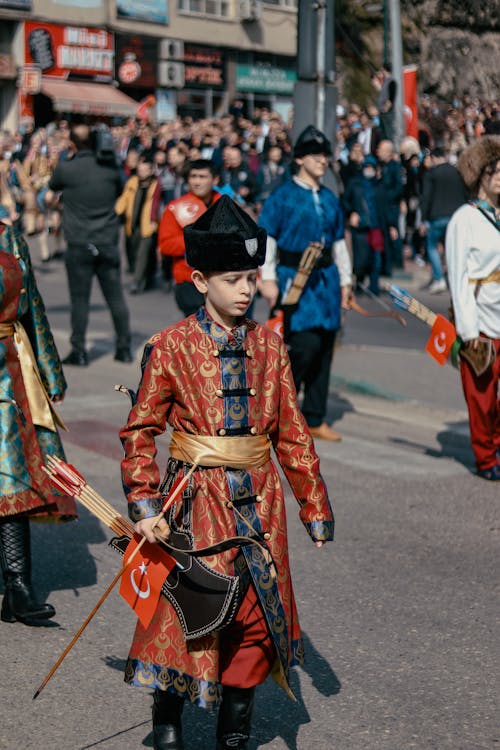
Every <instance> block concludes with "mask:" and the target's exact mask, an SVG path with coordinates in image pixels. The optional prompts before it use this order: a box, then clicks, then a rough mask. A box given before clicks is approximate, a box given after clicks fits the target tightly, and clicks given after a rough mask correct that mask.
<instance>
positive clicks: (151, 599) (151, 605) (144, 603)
mask: <svg viewBox="0 0 500 750" xmlns="http://www.w3.org/2000/svg"><path fill="white" fill-rule="evenodd" d="M141 541H142V536H140V534H134V536H133V537H132V539H131V540H130V542H129V543H128V546H127V549H126V550H125V555H124V558H123V565H124V566H125V565H127V562H128V560H129V559H130V556H131V555H132V553H133V552H134V550H135V549H136V548H137V546H138V544H139V542H141ZM174 566H175V560H174V558H173V557H171V555H169V554H168V552H165V550H163V549H162V548H161V547H159V546H158V545H157V544H151V543H150V542H145V543H144V544H143V545H142V547H141V549H140V550H139V552H138V553H137V554H136V555H135V556H134V559H133V560H132V562H131V563H130V565H129V566H128V568H127V569H126V570H125V572H124V574H123V575H122V579H121V582H120V596H122V597H123V598H124V599H125V601H126V602H127V604H130V606H131V607H132V609H133V610H134V612H135V613H136V615H137V617H138V618H139V620H140V622H141V624H142V626H143V627H144V628H147V627H148V625H149V623H150V622H151V618H152V617H153V615H154V612H155V609H156V607H157V605H158V600H159V598H160V594H161V587H162V586H163V582H164V581H165V578H166V577H167V576H168V575H169V573H170V572H171V571H172V570H173V568H174Z"/></svg>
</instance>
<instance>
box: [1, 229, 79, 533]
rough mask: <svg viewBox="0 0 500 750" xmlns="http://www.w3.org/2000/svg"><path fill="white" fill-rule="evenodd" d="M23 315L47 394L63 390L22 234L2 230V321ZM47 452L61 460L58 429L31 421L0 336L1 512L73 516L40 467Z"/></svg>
mask: <svg viewBox="0 0 500 750" xmlns="http://www.w3.org/2000/svg"><path fill="white" fill-rule="evenodd" d="M14 321H21V322H22V324H23V325H24V328H25V329H26V332H27V334H28V337H29V339H30V343H31V346H32V348H33V352H34V355H35V360H36V363H37V365H38V370H39V372H40V376H41V379H42V381H43V384H44V386H45V389H46V391H47V393H48V395H49V396H50V397H51V398H54V397H56V396H61V395H63V394H64V392H65V390H66V381H65V379H64V375H63V373H62V368H61V362H60V360H59V355H58V353H57V349H56V346H55V343H54V339H53V337H52V333H51V331H50V327H49V323H48V320H47V316H46V314H45V307H44V304H43V301H42V298H41V296H40V293H39V291H38V288H37V285H36V281H35V277H34V275H33V271H32V268H31V260H30V256H29V251H28V248H27V246H26V243H25V241H24V239H23V237H22V235H21V234H20V233H19V232H18V231H17V230H15V229H12V228H11V227H6V228H5V230H4V232H3V233H2V234H0V323H13V322H14ZM47 455H52V456H57V457H59V458H61V459H63V460H64V452H63V449H62V446H61V441H60V439H59V434H58V433H57V432H53V431H51V430H49V429H46V428H44V427H38V426H35V425H34V424H33V421H32V418H31V413H30V408H29V404H28V400H27V396H26V389H25V385H24V381H23V377H22V374H21V369H20V364H19V358H18V353H17V349H16V344H15V340H14V337H13V336H12V335H7V336H5V337H4V338H1V339H0V456H1V461H2V470H1V472H0V515H1V516H8V515H15V514H17V513H26V512H30V513H31V514H32V515H40V516H52V517H54V518H55V519H58V518H61V517H66V518H71V517H75V516H76V506H75V502H74V500H73V499H72V498H69V497H67V496H66V495H61V494H60V493H58V492H57V491H56V490H54V489H53V487H52V486H51V484H50V482H49V480H48V478H47V475H46V474H45V472H44V471H43V465H44V460H45V458H46V456H47Z"/></svg>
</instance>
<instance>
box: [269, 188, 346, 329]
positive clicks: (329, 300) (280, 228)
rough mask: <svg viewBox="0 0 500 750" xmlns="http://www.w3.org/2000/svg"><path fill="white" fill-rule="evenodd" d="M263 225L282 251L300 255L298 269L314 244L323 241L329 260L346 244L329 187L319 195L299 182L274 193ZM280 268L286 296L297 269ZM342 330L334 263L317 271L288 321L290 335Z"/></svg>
mask: <svg viewBox="0 0 500 750" xmlns="http://www.w3.org/2000/svg"><path fill="white" fill-rule="evenodd" d="M259 224H260V226H262V227H264V229H265V230H266V231H267V233H268V234H269V235H271V237H274V238H275V239H276V241H277V243H278V248H279V249H280V250H285V251H287V253H294V254H296V255H297V262H296V266H297V265H298V263H299V260H300V257H301V255H302V253H303V252H304V250H305V249H306V247H307V246H308V244H309V243H310V242H322V243H323V244H324V246H325V248H326V251H327V252H328V257H329V258H331V248H332V245H333V244H334V243H335V242H336V241H338V240H341V239H343V237H344V222H343V215H342V211H341V208H340V203H339V201H338V199H337V198H336V196H335V195H334V194H333V193H332V192H331V190H329V189H328V188H326V187H323V186H321V187H320V189H319V190H318V191H317V192H315V191H313V190H310V189H307V188H305V187H302V186H301V185H300V184H298V183H297V182H296V181H295V180H290V181H288V182H285V183H284V184H283V185H280V186H279V187H277V188H276V190H274V191H273V192H272V193H271V195H270V196H269V198H267V200H266V201H265V203H264V206H263V209H262V213H261V215H260V217H259ZM296 266H295V267H292V266H290V265H284V264H283V263H280V262H279V263H278V267H277V273H278V284H279V288H280V292H281V294H282V295H283V294H284V293H285V292H286V290H287V288H288V287H289V286H290V284H291V282H292V280H293V278H294V276H295V274H296V272H297V268H296ZM339 327H340V281H339V272H338V269H337V266H336V265H335V264H334V263H332V264H331V265H326V266H325V267H322V268H317V269H315V270H314V271H313V272H312V273H311V275H310V277H309V280H308V282H307V284H306V286H305V288H304V291H303V293H302V295H301V297H300V300H299V303H298V308H297V310H296V311H295V312H294V313H293V314H292V316H291V320H290V330H291V331H305V330H309V329H311V328H322V329H325V330H327V331H334V330H337V329H338V328H339Z"/></svg>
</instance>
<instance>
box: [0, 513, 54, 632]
mask: <svg viewBox="0 0 500 750" xmlns="http://www.w3.org/2000/svg"><path fill="white" fill-rule="evenodd" d="M0 564H1V566H2V573H3V579H4V581H5V594H4V597H3V601H2V612H1V614H0V617H1V619H2V620H3V621H4V622H15V621H16V620H21V621H22V620H30V619H31V620H48V619H49V617H54V615H55V613H56V611H55V609H54V607H52V606H51V605H50V604H40V602H38V601H37V600H36V597H35V594H34V592H33V589H32V586H31V551H30V527H29V521H28V519H27V518H23V517H17V518H13V519H8V520H1V521H0Z"/></svg>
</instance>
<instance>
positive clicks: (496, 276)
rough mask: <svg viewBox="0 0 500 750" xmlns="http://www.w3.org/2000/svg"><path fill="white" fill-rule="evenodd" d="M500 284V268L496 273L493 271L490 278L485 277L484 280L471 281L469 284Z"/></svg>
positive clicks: (489, 275)
mask: <svg viewBox="0 0 500 750" xmlns="http://www.w3.org/2000/svg"><path fill="white" fill-rule="evenodd" d="M495 281H496V282H497V284H498V283H500V268H497V270H496V271H492V272H491V273H490V274H488V276H485V277H484V279H469V284H478V285H479V286H481V285H482V284H493V283H494V282H495Z"/></svg>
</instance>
